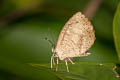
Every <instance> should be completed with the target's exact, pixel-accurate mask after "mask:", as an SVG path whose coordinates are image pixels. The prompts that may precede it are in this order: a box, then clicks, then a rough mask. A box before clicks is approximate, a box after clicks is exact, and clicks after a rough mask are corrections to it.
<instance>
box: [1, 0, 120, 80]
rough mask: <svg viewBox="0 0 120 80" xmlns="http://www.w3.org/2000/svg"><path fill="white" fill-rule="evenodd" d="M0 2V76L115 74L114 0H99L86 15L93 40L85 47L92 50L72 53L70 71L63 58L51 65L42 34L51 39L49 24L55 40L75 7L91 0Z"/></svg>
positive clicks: (17, 79)
mask: <svg viewBox="0 0 120 80" xmlns="http://www.w3.org/2000/svg"><path fill="white" fill-rule="evenodd" d="M0 2H1V4H2V5H1V10H0V28H1V29H0V45H1V46H0V72H1V73H0V79H1V80H26V79H28V80H61V79H63V80H119V78H116V75H115V73H114V71H113V70H112V69H113V67H114V66H115V65H116V64H118V63H119V60H118V58H120V56H119V54H120V53H119V46H120V44H119V41H120V40H119V32H120V29H119V25H120V20H119V19H120V17H119V16H120V15H119V14H120V8H119V6H118V8H117V5H118V2H119V0H111V1H109V0H104V1H103V3H102V5H101V6H100V8H99V9H98V10H97V12H96V14H95V16H94V17H93V18H92V20H91V22H92V24H93V25H94V28H95V32H96V41H95V44H94V45H93V47H92V48H91V49H90V52H91V53H92V54H91V55H90V56H87V57H81V58H75V59H74V62H75V64H74V65H72V64H69V67H70V73H67V72H66V70H65V65H64V63H63V62H60V64H59V65H60V66H59V71H58V72H56V71H55V70H54V69H53V70H50V56H51V55H52V52H51V46H50V45H49V43H48V42H47V41H46V40H45V39H44V38H45V37H47V38H49V39H50V40H52V39H53V38H52V36H51V33H50V32H49V31H48V29H50V30H51V32H53V33H54V34H53V36H54V39H55V41H56V40H57V37H58V35H59V32H60V31H61V28H62V27H63V25H64V24H65V22H66V21H67V20H68V19H69V18H70V17H71V16H72V15H73V14H74V13H76V12H77V11H84V9H85V7H86V5H87V4H88V3H89V2H90V0H76V1H75V0H69V1H68V0H58V1H57V0H26V1H24V0H17V1H16V0H1V1H0ZM116 8H117V12H116ZM115 12H116V13H115ZM114 14H115V18H114V23H113V17H114ZM112 23H113V24H112ZM112 25H114V26H112ZM112 27H113V29H114V38H115V39H114V40H115V43H116V47H114V42H113V30H112ZM115 48H116V49H117V52H116V51H115ZM117 53H118V55H117ZM99 64H103V65H102V66H100V65H99Z"/></svg>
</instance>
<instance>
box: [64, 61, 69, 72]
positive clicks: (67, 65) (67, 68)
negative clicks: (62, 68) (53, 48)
mask: <svg viewBox="0 0 120 80" xmlns="http://www.w3.org/2000/svg"><path fill="white" fill-rule="evenodd" d="M67 62H68V61H67V60H65V64H66V68H67V72H69V68H68V63H67Z"/></svg>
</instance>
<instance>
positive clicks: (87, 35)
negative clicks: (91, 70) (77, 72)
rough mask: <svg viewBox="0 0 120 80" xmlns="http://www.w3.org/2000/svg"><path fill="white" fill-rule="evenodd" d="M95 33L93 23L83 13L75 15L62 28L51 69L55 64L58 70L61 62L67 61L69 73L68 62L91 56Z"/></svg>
mask: <svg viewBox="0 0 120 80" xmlns="http://www.w3.org/2000/svg"><path fill="white" fill-rule="evenodd" d="M94 41H95V31H94V29H93V26H92V24H91V22H90V21H89V20H88V18H86V17H85V15H84V14H82V13H81V12H77V13H76V14H74V15H73V16H72V17H71V18H70V19H69V20H68V22H67V23H66V24H65V25H64V27H63V28H62V30H61V32H60V34H59V37H58V40H57V43H56V46H53V47H52V52H53V54H52V56H51V68H53V64H55V61H54V58H55V57H56V58H57V59H56V64H57V65H56V71H57V70H58V63H59V60H62V61H65V64H66V68H67V72H69V68H68V63H67V62H68V61H70V62H71V63H72V64H74V62H73V61H72V58H74V57H81V56H89V55H90V54H91V53H90V52H88V50H89V49H90V48H91V46H92V45H93V44H94Z"/></svg>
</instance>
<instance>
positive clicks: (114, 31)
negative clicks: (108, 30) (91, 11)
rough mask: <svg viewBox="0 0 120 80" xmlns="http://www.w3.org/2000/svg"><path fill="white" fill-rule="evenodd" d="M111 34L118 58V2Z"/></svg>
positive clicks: (119, 10) (119, 9) (119, 14)
mask: <svg viewBox="0 0 120 80" xmlns="http://www.w3.org/2000/svg"><path fill="white" fill-rule="evenodd" d="M113 35H114V42H115V47H116V51H117V54H118V58H119V60H120V3H119V5H118V8H117V11H116V13H115V17H114V21H113Z"/></svg>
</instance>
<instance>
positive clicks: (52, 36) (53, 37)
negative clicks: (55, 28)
mask: <svg viewBox="0 0 120 80" xmlns="http://www.w3.org/2000/svg"><path fill="white" fill-rule="evenodd" d="M48 32H49V33H50V36H51V38H52V42H53V43H54V45H55V43H56V42H55V36H54V33H53V32H52V31H51V29H50V28H48Z"/></svg>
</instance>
